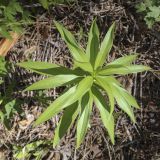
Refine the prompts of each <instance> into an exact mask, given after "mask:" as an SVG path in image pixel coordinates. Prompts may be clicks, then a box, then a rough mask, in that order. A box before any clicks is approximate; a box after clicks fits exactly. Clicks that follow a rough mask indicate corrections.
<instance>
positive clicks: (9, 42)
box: [0, 32, 20, 56]
mask: <svg viewBox="0 0 160 160" xmlns="http://www.w3.org/2000/svg"><path fill="white" fill-rule="evenodd" d="M10 35H11V37H12V39H7V38H4V39H2V40H1V41H0V56H6V54H7V53H8V51H10V49H11V48H12V47H13V46H14V45H15V44H16V42H17V40H18V39H19V37H20V34H18V33H15V32H11V33H10Z"/></svg>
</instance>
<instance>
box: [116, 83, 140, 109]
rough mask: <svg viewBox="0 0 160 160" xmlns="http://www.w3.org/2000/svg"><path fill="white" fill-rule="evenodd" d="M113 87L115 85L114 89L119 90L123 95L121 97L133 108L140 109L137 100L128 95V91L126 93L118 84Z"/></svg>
mask: <svg viewBox="0 0 160 160" xmlns="http://www.w3.org/2000/svg"><path fill="white" fill-rule="evenodd" d="M113 85H114V87H116V88H117V89H118V90H119V92H120V93H121V96H123V97H124V98H125V100H126V101H127V103H128V104H130V105H131V106H133V107H135V108H137V109H139V108H140V107H139V105H138V104H137V102H136V100H135V98H134V97H133V96H132V95H130V94H129V93H128V91H126V90H125V89H124V88H122V87H120V86H118V85H116V84H113Z"/></svg>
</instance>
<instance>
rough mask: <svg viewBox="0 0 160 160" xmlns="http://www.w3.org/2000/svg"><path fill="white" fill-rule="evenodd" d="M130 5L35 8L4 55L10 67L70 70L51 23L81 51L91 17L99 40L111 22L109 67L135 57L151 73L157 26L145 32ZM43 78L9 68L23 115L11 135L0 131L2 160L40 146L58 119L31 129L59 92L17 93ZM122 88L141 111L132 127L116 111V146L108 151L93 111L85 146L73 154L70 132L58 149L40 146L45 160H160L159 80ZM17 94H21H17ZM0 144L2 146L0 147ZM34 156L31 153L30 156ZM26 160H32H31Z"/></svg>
mask: <svg viewBox="0 0 160 160" xmlns="http://www.w3.org/2000/svg"><path fill="white" fill-rule="evenodd" d="M134 7H135V3H134V1H125V0H107V1H102V0H95V1H91V0H90V1H89V0H88V1H86V0H79V1H78V2H76V3H73V4H71V5H56V6H54V7H53V8H52V9H50V10H49V11H47V12H46V11H44V10H42V9H41V8H39V7H37V8H35V9H37V21H36V23H35V24H34V25H31V26H30V27H28V28H26V31H25V34H24V35H22V37H21V38H20V39H19V41H18V42H17V44H16V45H15V46H14V48H12V50H11V51H10V52H9V54H8V55H7V57H6V59H8V60H10V61H12V62H13V63H17V62H20V61H21V62H22V61H25V60H27V59H32V60H34V61H36V60H37V61H38V60H39V61H48V62H54V63H59V64H62V65H65V66H70V64H71V58H70V55H69V51H68V49H67V47H66V45H65V43H64V42H63V40H62V39H61V37H60V35H59V34H58V32H57V30H56V28H55V26H54V25H53V20H57V21H59V22H61V23H62V24H63V25H64V26H66V27H67V28H68V29H69V30H70V31H72V33H74V35H75V36H76V37H77V39H78V41H79V42H80V43H81V45H82V46H85V45H86V42H87V33H88V30H89V28H90V25H91V23H92V20H93V19H94V17H97V23H98V26H99V27H100V33H101V39H102V38H103V37H104V35H105V33H106V32H107V30H108V28H109V26H110V25H111V24H112V23H113V22H114V21H115V22H116V37H115V41H114V46H113V48H112V51H111V53H110V56H109V61H111V60H113V59H115V58H117V57H121V56H123V55H128V54H130V53H133V52H136V53H139V57H138V60H137V61H136V63H137V64H140V63H141V64H145V65H148V66H150V67H152V68H153V69H154V70H160V24H156V25H155V26H154V27H153V28H152V29H148V28H147V26H146V24H145V22H144V21H143V17H141V16H140V15H139V14H137V13H136V10H135V8H134ZM41 78H43V77H42V76H39V75H37V74H33V73H31V72H27V71H26V70H23V69H20V68H18V67H16V68H15V67H13V69H12V73H11V74H10V77H8V83H9V82H12V81H16V87H15V92H14V94H13V96H14V97H16V98H19V99H20V100H22V101H23V102H24V103H23V105H22V108H23V111H24V114H22V115H18V114H17V115H15V116H14V118H13V120H12V126H13V127H12V129H11V130H9V131H8V130H6V129H5V128H4V127H3V126H2V125H1V126H0V139H1V145H0V149H1V150H0V154H3V156H4V155H5V157H6V159H14V158H13V155H14V153H15V152H16V151H17V150H16V149H15V148H14V146H21V147H23V146H25V145H27V144H29V143H31V142H35V141H39V140H45V141H46V140H52V137H53V133H54V129H55V127H56V124H57V122H58V120H59V116H56V117H55V118H54V119H52V120H50V121H48V122H46V123H45V124H41V125H39V126H38V127H36V128H33V127H31V124H32V122H33V120H35V119H36V118H37V117H38V115H39V114H40V113H42V110H43V109H44V107H46V106H47V103H48V101H46V100H45V99H44V98H43V95H45V97H47V98H48V99H49V100H52V101H53V100H54V99H55V98H56V97H57V96H58V95H59V94H60V93H61V92H62V91H63V89H64V88H58V89H53V90H49V91H47V92H42V93H40V92H22V90H23V89H24V88H25V87H26V86H28V85H29V84H32V83H33V82H35V81H37V80H39V79H41ZM122 82H123V85H124V86H125V87H126V89H128V90H130V91H131V93H132V95H134V96H135V97H136V99H137V100H138V102H139V104H140V106H141V109H140V110H135V116H136V119H137V123H136V124H133V123H132V122H131V121H130V119H129V118H128V117H127V116H126V115H125V114H124V113H123V112H121V111H119V110H118V109H117V108H116V111H115V112H116V113H115V117H116V126H115V128H116V129H115V130H116V133H115V135H116V142H115V145H112V144H111V142H110V140H109V138H108V135H107V133H106V131H105V129H104V127H103V125H102V123H101V121H100V118H99V114H98V111H97V110H96V109H95V108H94V110H93V113H92V116H91V117H92V120H91V128H90V129H89V131H88V133H87V135H86V139H85V141H84V143H83V144H82V145H81V147H80V148H79V149H77V150H76V149H75V127H73V128H72V129H71V130H70V131H69V133H68V134H67V135H66V136H65V137H64V138H63V139H62V141H61V143H60V145H59V146H58V147H56V148H52V145H50V144H49V143H47V144H43V145H42V146H41V149H42V150H45V151H46V152H45V153H43V154H44V155H43V156H44V157H43V159H44V160H54V159H55V160H60V159H62V160H69V159H70V160H73V159H74V160H76V159H77V160H81V159H83V160H159V159H160V74H159V73H153V72H145V73H141V74H137V75H134V76H133V75H131V76H126V77H124V78H123V79H122ZM18 90H20V91H18ZM2 142H3V143H2ZM30 153H34V151H30ZM33 157H34V156H33V155H32V158H30V159H35V158H33Z"/></svg>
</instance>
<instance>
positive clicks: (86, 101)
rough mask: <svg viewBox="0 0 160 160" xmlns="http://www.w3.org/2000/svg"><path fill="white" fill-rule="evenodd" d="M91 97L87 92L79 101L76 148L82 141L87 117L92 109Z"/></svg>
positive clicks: (86, 125) (87, 122) (86, 126)
mask: <svg viewBox="0 0 160 160" xmlns="http://www.w3.org/2000/svg"><path fill="white" fill-rule="evenodd" d="M92 105H93V99H92V96H91V95H90V94H89V93H88V92H87V93H86V94H85V95H84V96H83V97H82V99H81V101H80V110H81V113H80V116H79V119H78V123H77V144H76V146H77V148H79V147H80V144H81V143H82V142H83V140H84V138H85V135H86V132H87V129H88V125H89V118H90V114H91V110H92Z"/></svg>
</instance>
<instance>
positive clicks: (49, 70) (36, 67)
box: [17, 61, 78, 76]
mask: <svg viewBox="0 0 160 160" xmlns="http://www.w3.org/2000/svg"><path fill="white" fill-rule="evenodd" d="M17 65H18V66H20V67H23V68H25V69H29V70H31V71H34V72H37V73H39V74H44V75H49V76H51V75H52V76H53V75H67V74H78V73H77V72H76V71H73V70H71V69H68V68H65V67H63V66H59V65H57V64H53V63H48V62H38V61H37V62H33V61H28V62H22V63H18V64H17Z"/></svg>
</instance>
